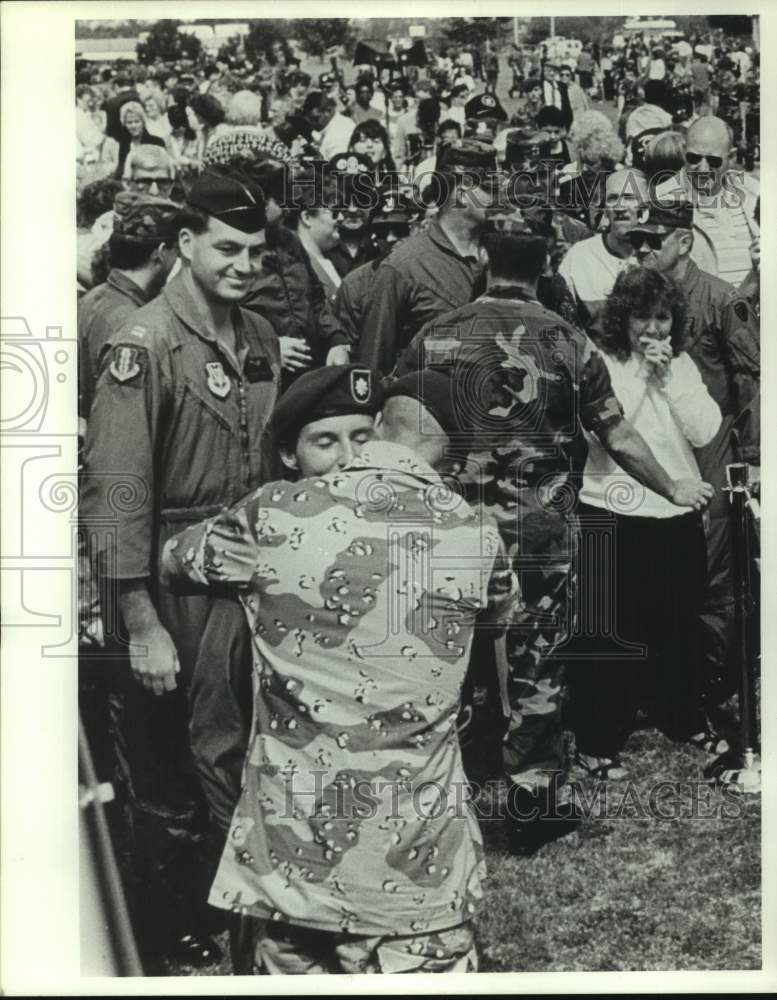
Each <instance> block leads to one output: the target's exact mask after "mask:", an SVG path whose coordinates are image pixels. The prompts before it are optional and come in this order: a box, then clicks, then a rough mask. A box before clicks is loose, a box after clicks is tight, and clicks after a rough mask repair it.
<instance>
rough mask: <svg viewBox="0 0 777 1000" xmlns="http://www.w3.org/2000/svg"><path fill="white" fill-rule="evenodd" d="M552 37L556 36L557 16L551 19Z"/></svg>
mask: <svg viewBox="0 0 777 1000" xmlns="http://www.w3.org/2000/svg"><path fill="white" fill-rule="evenodd" d="M550 37H551V38H555V37H556V19H555V17H552V18H551V19H550Z"/></svg>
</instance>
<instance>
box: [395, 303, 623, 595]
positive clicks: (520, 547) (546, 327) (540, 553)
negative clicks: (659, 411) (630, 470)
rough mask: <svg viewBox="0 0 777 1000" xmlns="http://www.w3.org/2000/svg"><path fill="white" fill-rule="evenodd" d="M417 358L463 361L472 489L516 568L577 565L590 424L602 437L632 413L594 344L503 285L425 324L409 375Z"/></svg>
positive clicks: (460, 382)
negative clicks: (575, 538) (577, 522)
mask: <svg viewBox="0 0 777 1000" xmlns="http://www.w3.org/2000/svg"><path fill="white" fill-rule="evenodd" d="M411 363H412V364H415V366H416V367H418V368H423V367H427V366H430V365H441V364H442V365H445V364H453V365H456V367H457V372H456V375H455V379H456V384H457V386H458V389H459V399H460V405H461V406H462V407H466V408H467V410H466V412H464V413H462V417H463V420H464V422H465V423H466V424H467V425H468V426H469V427H470V428H471V436H472V438H473V441H474V445H473V447H472V449H471V450H470V454H469V460H468V463H467V468H466V470H465V471H464V473H463V475H462V477H461V479H462V486H463V488H464V490H465V495H466V496H467V497H468V498H469V499H471V500H474V501H480V502H482V503H485V504H486V505H487V507H488V508H489V509H490V510H492V511H493V513H494V515H495V517H496V520H497V524H498V526H499V530H500V533H501V535H502V539H503V541H504V543H505V545H506V546H507V547H508V551H509V552H510V553H511V554H512V555H513V557H514V560H515V562H516V565H518V564H519V563H522V564H523V565H524V566H526V567H529V566H534V565H536V567H537V569H538V571H539V570H540V567H542V568H544V569H552V568H553V566H554V565H558V564H561V563H565V562H568V561H569V559H570V534H569V531H570V525H569V519H570V517H571V516H572V515H573V512H574V508H575V504H576V500H577V492H578V489H579V487H580V482H581V477H582V472H583V469H584V467H585V460H586V456H587V446H586V443H585V435H584V434H583V429H584V428H585V429H586V430H590V431H593V432H594V433H596V432H597V431H598V430H600V429H601V428H603V427H604V426H606V425H608V424H611V423H615V422H617V421H619V420H621V419H622V418H623V410H622V408H621V405H620V403H619V402H618V400H617V398H616V397H615V394H614V392H613V389H612V385H611V382H610V376H609V372H608V370H607V366H606V364H605V362H604V359H603V357H602V355H601V354H600V353H599V352H598V351H597V350H596V348H595V347H594V345H593V344H592V342H591V341H590V340H589V339H588V338H587V337H586V336H585V335H584V334H582V333H580V332H578V331H577V330H576V329H575V328H574V327H572V326H570V325H569V324H568V323H565V322H564V321H563V320H562V319H561V318H560V317H559V316H558V315H556V314H555V313H552V312H550V311H549V310H547V309H545V308H544V307H543V306H542V305H540V303H539V302H537V301H536V300H532V299H529V298H527V297H526V296H525V294H524V293H522V291H521V290H520V289H519V288H518V287H511V286H503V287H500V288H493V289H491V290H489V292H487V293H486V295H483V296H482V297H481V298H479V299H477V300H476V301H475V302H472V303H470V304H469V305H466V306H463V307H462V308H461V309H457V310H454V311H452V312H449V313H447V314H446V315H445V316H443V317H441V318H440V319H439V320H437V321H435V322H434V323H430V324H429V325H428V326H426V327H425V328H424V329H423V330H421V331H420V333H419V334H418V336H417V337H416V338H415V340H414V341H413V343H412V344H411V345H410V347H409V348H408V351H407V352H406V354H405V357H404V358H403V365H402V371H405V370H407V365H408V364H411ZM402 371H400V374H402ZM527 572H528V570H527ZM521 583H522V587H523V586H524V583H525V578H524V577H522V579H521ZM526 596H527V595H526V593H524V598H526Z"/></svg>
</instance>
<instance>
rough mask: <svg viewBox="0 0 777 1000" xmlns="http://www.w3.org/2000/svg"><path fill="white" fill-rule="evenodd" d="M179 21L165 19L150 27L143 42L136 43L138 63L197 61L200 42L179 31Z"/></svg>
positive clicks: (194, 36) (200, 48)
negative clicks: (159, 60) (158, 60)
mask: <svg viewBox="0 0 777 1000" xmlns="http://www.w3.org/2000/svg"><path fill="white" fill-rule="evenodd" d="M181 23H182V22H181V21H174V20H170V19H165V20H163V21H157V22H156V23H155V24H153V25H152V27H151V30H150V31H149V33H148V38H147V39H146V40H145V42H138V44H137V49H136V51H137V54H138V62H141V63H145V64H147V65H150V64H151V63H153V62H154V61H155V60H156V59H161V60H162V61H163V62H176V60H178V59H192V60H194V61H196V60H198V59H199V57H200V55H201V53H202V42H201V41H200V40H199V38H197V36H196V35H189V34H186V32H184V31H179V30H178V28H179V26H180V25H181Z"/></svg>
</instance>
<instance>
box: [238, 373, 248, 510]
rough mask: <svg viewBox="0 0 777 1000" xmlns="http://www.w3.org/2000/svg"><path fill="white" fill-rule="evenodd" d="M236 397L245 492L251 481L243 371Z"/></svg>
mask: <svg viewBox="0 0 777 1000" xmlns="http://www.w3.org/2000/svg"><path fill="white" fill-rule="evenodd" d="M237 391H238V397H239V399H240V454H241V456H242V459H243V461H242V473H241V475H242V479H243V492H244V493H247V492H248V491H249V489H250V482H251V449H250V441H249V439H248V405H247V403H246V382H245V378H244V376H243V373H242V372H240V378H239V379H238V382H237Z"/></svg>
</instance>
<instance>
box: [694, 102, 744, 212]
mask: <svg viewBox="0 0 777 1000" xmlns="http://www.w3.org/2000/svg"><path fill="white" fill-rule="evenodd" d="M733 144H734V133H733V132H732V130H731V127H730V125H728V124H727V123H726V122H724V121H723V119H722V118H716V117H715V116H714V115H705V116H704V117H703V118H698V119H697V120H696V121H695V122H694V123H693V125H691V127H690V128H689V129H688V136H687V139H686V142H685V164H686V165H685V170H686V173H687V174H688V178H689V180H690V182H691V185H692V186H693V188H694V189H695V190H696V191H697V192H698V193H699V194H703V195H712V194H717V192H718V191H719V190H720V188H721V185H722V183H723V176H724V174H725V172H726V170H727V169H728V165H729V160H730V157H731V147H732V146H733Z"/></svg>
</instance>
